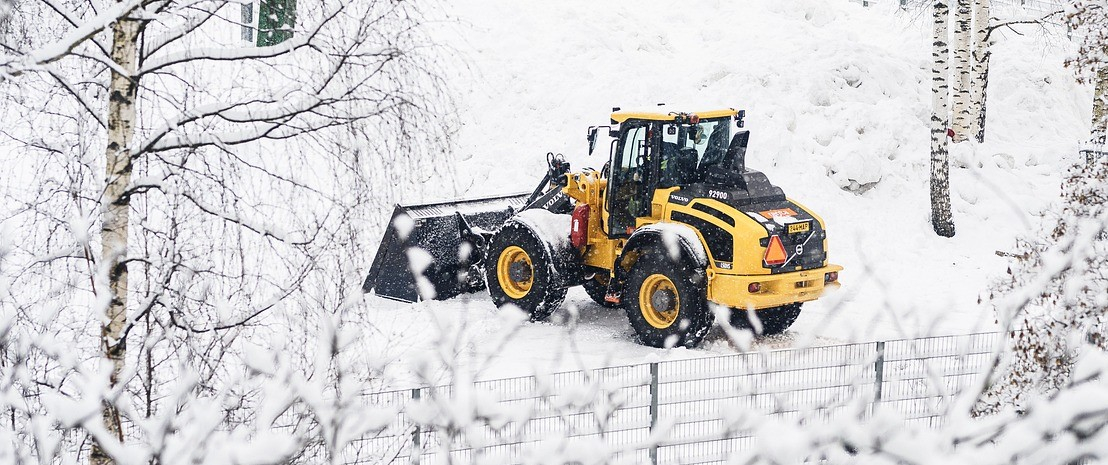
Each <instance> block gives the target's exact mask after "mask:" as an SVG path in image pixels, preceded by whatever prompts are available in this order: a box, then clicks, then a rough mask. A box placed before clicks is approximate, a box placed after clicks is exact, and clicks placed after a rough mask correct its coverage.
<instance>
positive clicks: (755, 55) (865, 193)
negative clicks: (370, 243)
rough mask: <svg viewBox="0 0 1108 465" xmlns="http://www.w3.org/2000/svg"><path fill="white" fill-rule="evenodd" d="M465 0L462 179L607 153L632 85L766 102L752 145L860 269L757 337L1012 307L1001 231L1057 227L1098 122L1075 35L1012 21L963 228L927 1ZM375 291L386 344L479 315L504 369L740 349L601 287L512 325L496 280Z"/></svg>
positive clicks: (873, 330)
mask: <svg viewBox="0 0 1108 465" xmlns="http://www.w3.org/2000/svg"><path fill="white" fill-rule="evenodd" d="M444 8H446V13H447V14H449V15H451V16H452V17H453V18H454V19H455V21H452V22H449V23H446V24H444V25H443V27H442V28H441V31H440V34H441V36H442V38H444V39H446V40H448V41H449V43H451V44H452V49H453V52H452V53H456V54H457V56H459V57H460V60H459V61H460V62H464V63H466V64H467V65H468V67H464V68H459V69H456V70H452V71H451V75H450V76H449V81H450V82H451V83H452V85H453V86H454V88H455V89H456V90H458V91H459V92H460V93H461V94H460V96H459V97H458V100H457V105H458V108H459V111H460V115H459V117H460V120H461V121H462V123H463V126H462V127H461V130H460V132H459V134H458V137H459V139H458V144H459V145H458V149H459V157H458V158H459V160H461V162H460V163H461V164H460V166H459V167H458V171H459V172H460V173H461V179H459V180H457V181H456V182H457V184H456V185H459V186H463V189H464V192H462V193H461V194H462V195H465V196H476V195H483V194H494V193H509V192H520V191H525V190H530V189H531V188H533V186H534V184H535V183H537V182H538V180H539V178H540V177H541V175H542V173H543V172H544V170H545V166H544V156H543V155H544V154H545V153H546V152H548V151H553V152H555V153H562V154H565V156H566V158H567V159H568V160H569V161H571V162H572V163H573V165H574V166H576V167H582V166H594V167H599V166H600V165H602V164H603V163H604V160H605V157H606V156H607V150H606V145H605V144H603V143H602V144H598V149H597V150H596V153H595V154H593V155H592V157H589V156H587V154H586V153H585V152H586V148H587V146H586V142H585V137H584V136H585V128H586V127H587V126H589V125H595V124H606V123H607V122H608V113H609V112H610V110H611V107H613V106H619V107H622V108H623V109H635V108H646V109H650V108H653V107H654V106H655V105H656V104H657V103H659V102H665V103H666V104H667V106H666V107H665V109H666V110H668V111H678V110H679V111H692V110H697V109H707V108H713V107H734V108H741V109H746V110H747V127H748V128H749V129H750V130H751V131H752V140H751V150H750V153H749V155H748V165H749V166H751V167H753V168H755V169H760V170H762V171H764V172H765V173H766V174H767V175H768V176H769V177H770V179H771V180H772V181H773V182H775V183H776V184H778V185H780V186H781V187H782V188H784V189H785V192H786V194H788V195H789V196H790V197H792V198H794V199H795V200H797V201H799V202H801V203H803V204H805V205H807V206H808V207H810V208H812V209H813V210H814V211H815V212H817V213H819V214H820V215H822V217H823V219H824V220H825V222H826V224H827V226H828V228H829V233H830V258H831V261H832V262H834V263H838V264H841V265H843V266H844V267H845V268H846V269H845V271H844V272H843V273H842V274H841V276H842V277H841V280H842V282H843V284H844V286H843V288H842V290H840V291H839V292H837V293H836V294H834V295H831V296H828V297H826V298H824V299H822V300H819V301H816V302H813V303H809V304H806V305H805V309H804V313H803V314H802V315H801V317H800V319H799V321H798V322H797V323H796V324H795V325H794V327H793V328H792V330H791V331H790V332H788V333H786V334H785V335H782V336H779V337H776V338H767V339H762V340H758V341H756V343H755V347H759V348H778V347H788V346H794V345H806V344H824V343H836V342H847V341H866V340H879V339H890V338H902V337H915V336H920V335H927V334H957V333H969V332H975V331H982V330H987V329H989V328H991V327H992V324H993V313H992V310H991V309H990V307H989V305H988V299H989V294H988V288H989V285H990V283H991V282H992V281H994V280H996V279H999V278H1001V277H1002V276H1004V274H1005V270H1006V268H1007V259H1006V258H1005V257H1003V256H1001V255H999V254H998V252H1004V251H1008V250H1011V248H1012V246H1013V243H1014V240H1015V238H1016V237H1018V236H1019V235H1021V234H1024V233H1027V232H1030V231H1033V230H1036V229H1037V228H1040V227H1044V225H1040V224H1038V222H1037V220H1036V217H1035V215H1034V213H1035V212H1038V211H1041V210H1043V209H1047V208H1051V204H1052V203H1053V202H1055V200H1056V198H1057V194H1058V189H1059V184H1060V182H1061V179H1062V176H1061V174H1062V173H1063V172H1064V170H1065V167H1066V166H1068V165H1069V164H1071V163H1072V162H1074V161H1076V159H1077V157H1076V147H1077V142H1078V141H1079V140H1080V139H1081V138H1082V136H1083V134H1085V133H1086V132H1087V123H1086V122H1087V121H1088V113H1089V111H1090V110H1089V107H1090V103H1089V102H1090V101H1091V91H1090V90H1089V89H1087V88H1084V87H1081V86H1078V85H1077V84H1076V83H1075V82H1074V79H1073V77H1072V74H1071V72H1070V71H1069V70H1067V69H1065V68H1064V67H1063V66H1062V61H1063V58H1064V56H1065V55H1066V54H1067V53H1068V50H1067V48H1066V47H1068V45H1066V44H1067V42H1066V40H1065V39H1064V37H1054V36H1044V35H1043V34H1042V33H1036V32H1034V31H1031V33H1029V34H1027V35H1023V36H1021V35H1017V34H1013V33H1010V32H1009V33H1003V34H1001V35H1000V36H999V37H998V43H997V44H996V45H995V47H994V49H993V58H992V64H993V67H992V72H991V76H990V77H991V82H990V87H989V89H988V95H989V97H988V110H989V114H988V124H987V142H986V143H985V144H981V145H977V144H973V143H965V144H960V145H958V146H955V147H952V149H951V150H952V175H951V176H952V179H951V185H952V202H953V208H954V220H955V223H956V226H957V235H956V236H955V237H954V238H951V239H945V238H941V237H938V236H936V235H935V234H934V233H933V232H932V231H931V227H930V223H929V219H930V211H929V199H928V193H929V191H928V170H929V145H928V144H929V142H928V127H927V126H928V119H929V117H930V85H931V81H930V72H931V71H930V59H931V48H930V47H931V40H930V37H929V34H930V29H929V28H930V20H929V16H928V14H926V12H921V11H906V12H902V11H898V10H896V9H895V8H894V7H893V5H881V6H878V7H871V8H863V7H862V6H861V5H859V4H856V3H850V2H847V1H845V0H829V1H828V0H800V1H793V2H778V1H775V0H762V1H749V2H729V1H723V0H717V1H704V2H693V3H673V2H664V1H661V0H649V1H637V2H632V3H602V4H598V3H595V2H589V1H584V0H574V1H563V2H515V1H509V0H457V1H452V2H449V5H447V6H444ZM443 185H449V184H443ZM848 189H850V190H848ZM444 196H445V194H444ZM408 200H409V201H413V202H414V201H429V200H435V199H408ZM382 215H387V212H382ZM1045 226H1047V227H1048V226H1050V225H1045ZM369 299H370V303H371V306H372V307H374V309H375V310H374V312H375V322H376V324H377V328H378V329H379V330H381V331H382V333H383V334H385V335H387V337H379V341H378V343H379V346H380V347H381V349H382V351H383V352H382V354H383V355H384V358H386V359H392V360H398V359H400V358H404V357H406V356H410V355H413V354H420V353H427V352H428V351H430V350H434V349H439V350H441V349H442V348H443V345H442V342H443V341H442V340H441V338H440V337H439V336H438V335H441V334H443V332H444V331H445V332H446V333H450V332H451V330H450V329H444V328H457V327H459V325H464V326H465V328H466V329H465V331H464V332H463V334H464V339H466V340H468V341H470V343H469V344H468V345H465V344H463V345H461V346H451V347H452V348H454V349H455V350H454V352H459V351H462V350H463V349H460V348H459V347H469V351H470V352H469V353H468V355H466V357H471V358H472V357H476V359H480V358H482V354H488V355H489V356H491V357H495V358H493V362H492V363H489V364H488V368H487V369H486V370H485V371H484V372H482V376H485V377H497V376H510V375H516V374H528V373H530V372H531V371H533V370H535V369H542V370H560V369H572V368H577V367H579V366H581V365H585V366H598V365H618V364H629V363H637V362H642V361H647V360H652V359H658V358H672V357H700V356H710V355H712V354H714V353H720V352H734V351H736V350H739V349H738V348H736V347H733V346H732V345H731V344H729V343H728V341H727V340H726V339H725V338H724V337H722V335H719V334H716V333H715V332H714V333H713V335H712V336H710V337H709V338H708V340H707V341H706V342H705V343H704V344H703V345H702V347H700V348H699V349H695V350H687V349H676V350H670V351H663V350H658V349H652V348H647V347H643V346H640V345H638V344H636V343H635V342H634V340H633V335H632V332H631V328H630V326H629V325H628V323H627V320H626V317H625V316H624V315H623V313H622V311H621V310H607V309H603V308H601V307H600V306H598V305H595V304H593V303H592V302H591V300H589V298H588V296H586V295H585V293H584V292H583V291H582V290H580V289H574V290H571V292H570V294H569V298H568V299H567V302H566V304H565V305H564V306H563V309H562V310H560V311H559V312H558V313H556V314H555V315H554V317H553V318H552V319H551V321H549V322H543V323H525V324H523V325H521V326H520V327H519V329H518V331H517V332H515V333H514V335H513V337H512V338H511V339H510V340H509V341H508V342H505V343H504V344H503V345H501V344H500V343H498V342H496V341H499V338H500V337H501V331H500V329H501V328H505V327H512V326H513V325H514V323H513V322H514V321H515V320H513V319H512V318H511V316H510V315H508V316H506V315H504V314H502V313H500V312H497V310H496V309H495V308H494V306H493V305H492V304H491V302H490V301H489V300H488V297H487V296H486V295H480V294H479V295H474V296H471V297H469V298H467V299H457V300H453V301H447V302H426V303H421V304H414V305H407V304H398V303H394V302H389V301H386V300H384V299H379V298H376V297H369ZM570 321H576V324H571V323H569V322H570ZM571 333H572V337H567V336H569V335H570V334H571ZM489 341H492V342H489ZM397 365H398V366H397V368H398V370H403V367H402V366H401V365H402V364H397Z"/></svg>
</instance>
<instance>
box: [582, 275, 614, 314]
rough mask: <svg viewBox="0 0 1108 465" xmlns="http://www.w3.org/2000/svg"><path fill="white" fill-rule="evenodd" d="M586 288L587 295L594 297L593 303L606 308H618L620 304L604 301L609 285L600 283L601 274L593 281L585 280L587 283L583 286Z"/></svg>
mask: <svg viewBox="0 0 1108 465" xmlns="http://www.w3.org/2000/svg"><path fill="white" fill-rule="evenodd" d="M581 287H583V288H585V293H586V294H588V295H589V297H592V300H593V302H596V303H598V304H600V306H601V307H604V308H617V307H619V304H613V303H611V302H608V301H607V300H604V296H605V295H606V294H607V293H608V285H607V284H604V283H602V282H600V274H599V273H598V274H597V275H596V276H595V277H593V278H592V279H587V280H585V283H584V284H582V285H581Z"/></svg>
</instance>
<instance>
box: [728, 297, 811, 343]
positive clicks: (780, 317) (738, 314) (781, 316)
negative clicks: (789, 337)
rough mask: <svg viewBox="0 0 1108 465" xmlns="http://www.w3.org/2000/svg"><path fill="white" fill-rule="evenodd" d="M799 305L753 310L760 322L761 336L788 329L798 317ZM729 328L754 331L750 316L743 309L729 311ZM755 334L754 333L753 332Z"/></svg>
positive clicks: (779, 332)
mask: <svg viewBox="0 0 1108 465" xmlns="http://www.w3.org/2000/svg"><path fill="white" fill-rule="evenodd" d="M800 306H801V304H800V303H795V304H788V305H782V306H780V307H770V308H763V309H761V310H755V311H754V313H755V315H757V316H758V320H759V321H761V322H762V332H761V333H760V335H762V336H773V335H775V334H781V333H783V332H785V330H787V329H789V327H790V326H792V325H793V323H795V322H796V319H797V317H799V316H800ZM731 326H733V327H735V328H736V329H749V330H751V331H754V325H753V324H751V322H750V314H749V313H748V312H747V311H746V310H744V309H738V308H733V309H731ZM755 332H756V331H755Z"/></svg>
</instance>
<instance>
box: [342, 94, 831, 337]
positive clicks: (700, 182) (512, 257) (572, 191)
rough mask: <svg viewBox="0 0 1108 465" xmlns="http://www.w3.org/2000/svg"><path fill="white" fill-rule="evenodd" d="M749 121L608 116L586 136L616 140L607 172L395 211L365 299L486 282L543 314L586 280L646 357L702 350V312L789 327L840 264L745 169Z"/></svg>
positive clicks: (803, 220) (709, 317)
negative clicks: (618, 314)
mask: <svg viewBox="0 0 1108 465" xmlns="http://www.w3.org/2000/svg"><path fill="white" fill-rule="evenodd" d="M744 114H745V112H743V111H735V110H733V109H727V110H715V111H707V112H698V113H649V112H625V111H620V110H619V109H618V108H615V109H613V113H612V115H611V123H612V124H611V125H610V126H594V127H590V128H589V130H588V142H589V152H590V153H592V152H593V149H594V148H595V145H596V142H597V133H598V131H599V130H600V129H601V128H606V129H607V130H608V135H609V137H611V145H610V153H609V159H608V162H607V163H606V164H605V165H604V168H603V170H601V171H595V170H591V169H585V170H582V171H576V172H574V171H571V170H570V167H569V164H568V163H566V162H565V161H564V160H563V159H562V158H561V157H560V156H554V155H550V154H548V155H547V161H548V166H549V169H548V171H547V173H546V177H545V178H544V179H543V181H542V182H541V183H540V184H539V186H538V187H537V188H536V189H535V190H534V192H532V193H531V194H530V195H527V194H519V195H514V196H506V197H498V198H488V199H479V200H475V201H462V202H453V203H445V204H431V205H414V206H397V208H396V210H395V211H394V213H393V221H392V223H391V224H392V226H391V227H390V228H389V230H388V231H387V232H386V233H385V237H384V239H383V240H382V244H381V247H380V249H379V250H378V253H377V256H376V258H375V259H374V261H373V265H372V267H371V269H370V274H369V277H368V278H367V279H366V282H365V285H364V291H365V292H370V291H375V292H376V293H377V295H380V296H383V297H388V298H393V299H398V300H404V301H416V300H418V299H419V298H420V296H421V295H422V296H424V297H429V296H433V297H434V298H438V299H445V298H450V297H453V296H455V295H458V294H460V293H463V292H473V291H477V290H480V289H481V288H484V287H487V288H488V291H489V294H490V296H491V297H492V300H493V302H494V303H495V304H496V305H497V306H504V305H508V304H512V305H515V306H517V307H518V308H520V309H522V310H523V311H525V312H527V313H529V314H530V316H531V319H532V320H542V319H544V318H546V317H548V316H549V315H550V314H551V313H553V312H554V310H556V309H557V308H558V306H559V305H560V304H561V303H562V301H563V299H565V296H566V291H567V290H568V289H569V288H570V287H573V286H578V285H580V286H583V287H584V289H585V291H586V292H587V293H588V295H589V296H590V297H592V299H593V300H595V301H596V302H597V303H598V304H600V305H603V306H605V307H612V308H617V307H622V308H623V309H624V310H625V312H626V313H627V317H628V319H629V320H630V321H631V325H632V326H633V327H634V329H635V332H636V333H637V335H638V339H639V341H640V342H642V343H643V344H647V345H651V346H655V347H667V346H685V347H694V346H696V345H697V344H699V342H700V341H701V339H703V337H704V336H705V335H706V334H707V333H708V331H709V330H710V329H711V327H712V324H713V322H714V314H713V312H712V311H711V310H710V308H709V304H710V303H715V304H719V305H723V306H726V307H730V308H731V309H732V312H731V322H730V323H731V324H732V325H734V326H736V327H742V328H750V329H753V330H755V331H756V332H760V333H761V334H776V333H780V332H783V331H785V330H786V329H787V328H788V327H789V326H790V325H792V323H793V322H794V321H796V319H797V317H798V316H799V314H800V308H801V304H802V303H804V302H807V301H811V300H815V299H817V298H819V297H820V295H821V294H822V293H823V292H824V290H825V289H827V288H831V287H837V286H838V272H839V271H840V270H842V267H840V266H838V265H832V264H829V263H828V261H827V233H826V229H825V227H824V223H823V220H822V219H821V218H820V217H819V216H817V215H816V214H815V213H813V212H811V211H810V210H808V209H807V208H805V207H803V206H802V205H800V204H798V203H796V202H795V201H792V200H790V199H788V198H786V197H785V194H784V192H782V190H781V188H779V187H777V186H774V185H773V184H772V183H770V181H769V179H768V178H766V176H765V175H764V174H762V173H761V172H758V171H755V170H751V169H748V168H747V167H746V150H747V145H748V142H749V139H750V133H749V131H747V130H745V129H742V128H743V116H744ZM732 123H734V126H736V127H737V128H736V129H734V130H733V129H732V125H733V124H732ZM410 248H418V249H422V250H424V251H426V252H425V253H424V252H413V251H412V250H409V249H410ZM420 253H423V254H424V255H423V258H422V259H414V260H413V258H412V257H413V256H415V255H418V254H420ZM427 254H429V255H430V257H427V256H426V255H427ZM427 263H430V265H429V266H424V265H426V264H427ZM411 265H418V266H415V267H412V266H411ZM413 269H414V270H416V272H417V273H418V274H419V275H420V276H418V277H417V276H413V275H412V272H411V271H409V270H413ZM422 278H426V279H422ZM420 283H423V284H422V286H421V284H420ZM421 287H423V288H425V289H420V288H421ZM430 288H433V292H432V289H430ZM421 291H422V293H421Z"/></svg>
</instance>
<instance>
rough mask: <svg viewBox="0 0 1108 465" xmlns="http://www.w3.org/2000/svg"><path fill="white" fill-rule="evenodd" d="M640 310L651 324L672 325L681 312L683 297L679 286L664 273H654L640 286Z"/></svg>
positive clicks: (662, 327) (661, 327)
mask: <svg viewBox="0 0 1108 465" xmlns="http://www.w3.org/2000/svg"><path fill="white" fill-rule="evenodd" d="M639 311H640V312H642V316H643V318H644V319H646V322H647V323H650V326H653V327H655V328H657V329H665V328H668V327H670V325H672V324H673V322H675V321H677V315H678V314H679V313H681V298H680V297H679V296H678V295H677V287H676V286H674V285H673V281H670V280H669V278H667V277H666V276H665V275H663V274H652V275H650V276H648V277H647V278H646V280H645V281H643V283H642V287H640V288H639Z"/></svg>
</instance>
